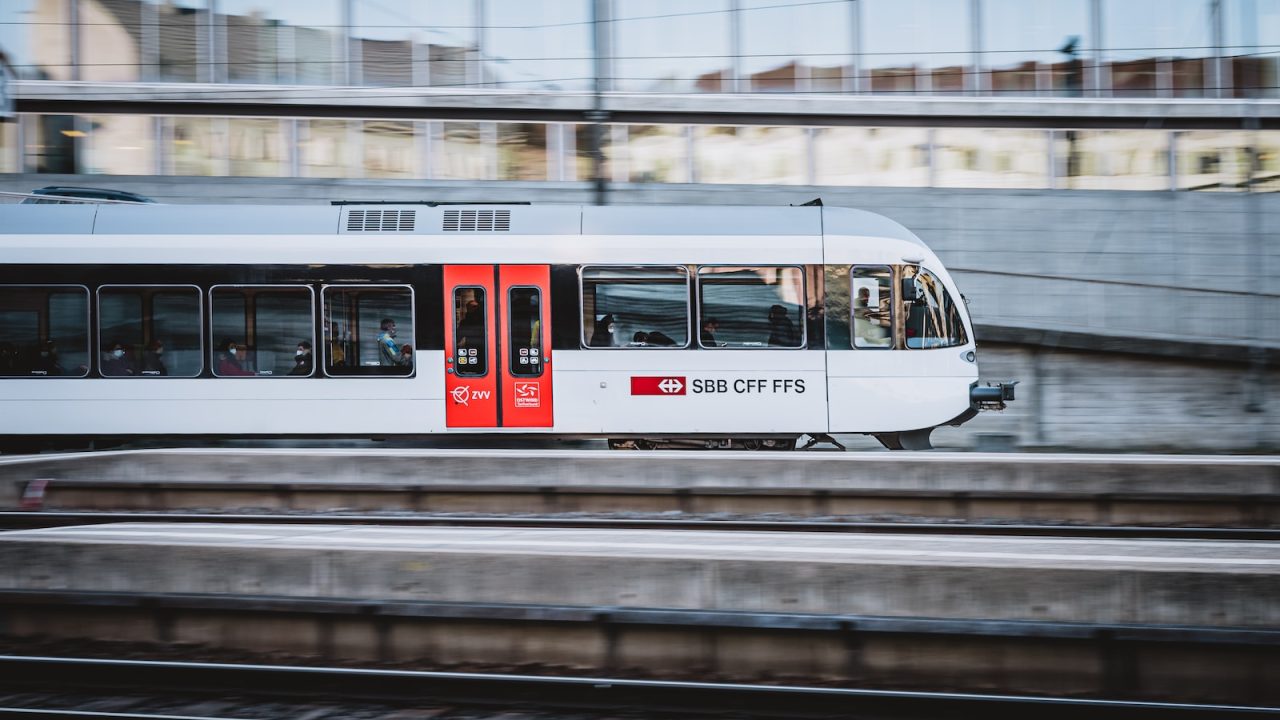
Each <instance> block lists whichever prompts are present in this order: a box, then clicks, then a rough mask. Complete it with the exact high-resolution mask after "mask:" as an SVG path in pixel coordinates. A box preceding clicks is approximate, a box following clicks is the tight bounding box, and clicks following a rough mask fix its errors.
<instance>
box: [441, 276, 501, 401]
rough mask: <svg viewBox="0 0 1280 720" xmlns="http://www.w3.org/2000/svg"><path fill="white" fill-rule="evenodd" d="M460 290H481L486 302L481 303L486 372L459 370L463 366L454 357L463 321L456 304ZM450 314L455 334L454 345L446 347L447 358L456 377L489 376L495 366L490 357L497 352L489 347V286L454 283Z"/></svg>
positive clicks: (450, 291) (451, 290)
mask: <svg viewBox="0 0 1280 720" xmlns="http://www.w3.org/2000/svg"><path fill="white" fill-rule="evenodd" d="M459 290H479V291H480V292H481V297H482V298H484V303H483V304H482V305H481V307H482V308H484V318H483V320H484V323H483V327H484V338H485V340H484V350H485V363H484V372H482V373H470V372H468V373H460V372H458V368H459V367H461V365H459V364H458V361H457V358H456V357H454V355H453V354H452V353H454V352H456V351H457V349H458V324H459V323H460V322H461V321H460V320H459V319H458V316H457V312H458V308H457V306H456V305H455V303H456V301H457V297H458V291H459ZM449 314H450V316H452V318H453V335H452V337H453V347H452V348H445V360H448V361H451V362H450V363H447V364H451V365H452V367H453V374H454V375H455V376H456V377H460V378H485V377H489V375H490V374H491V373H492V372H493V368H492V367H490V365H492V364H493V363H491V362H489V357H490V356H491V355H495V354H496V353H492V352H490V349H491V348H490V347H489V346H490V344H491V343H490V342H489V288H488V287H487V286H485V285H475V284H465V283H464V284H462V285H454V286H453V287H451V288H449ZM499 359H500V358H499Z"/></svg>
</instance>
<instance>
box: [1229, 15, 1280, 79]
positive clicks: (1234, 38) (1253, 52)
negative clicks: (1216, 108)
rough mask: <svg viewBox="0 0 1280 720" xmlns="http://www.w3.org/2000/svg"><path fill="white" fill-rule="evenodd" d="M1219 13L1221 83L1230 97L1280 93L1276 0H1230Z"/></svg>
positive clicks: (1279, 29) (1279, 17)
mask: <svg viewBox="0 0 1280 720" xmlns="http://www.w3.org/2000/svg"><path fill="white" fill-rule="evenodd" d="M1223 15H1224V18H1223V25H1224V30H1225V32H1224V35H1225V36H1226V38H1225V40H1226V46H1225V47H1224V48H1223V50H1224V54H1225V55H1226V59H1225V60H1224V61H1223V63H1222V74H1223V78H1222V85H1223V87H1224V88H1230V89H1231V92H1230V94H1231V95H1232V96H1234V97H1241V98H1257V97H1262V98H1275V97H1280V0H1233V1H1232V2H1228V3H1227V4H1226V5H1225V6H1224V7H1223ZM1224 94H1227V93H1225V92H1224Z"/></svg>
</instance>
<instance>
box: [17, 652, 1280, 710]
mask: <svg viewBox="0 0 1280 720" xmlns="http://www.w3.org/2000/svg"><path fill="white" fill-rule="evenodd" d="M68 686H70V687H75V688H77V692H80V693H85V692H88V691H90V690H93V691H97V692H103V691H114V692H128V693H131V694H133V695H134V696H135V697H136V696H139V695H144V696H145V695H148V694H149V695H153V696H155V697H157V698H164V702H163V703H152V706H153V707H157V708H163V710H159V709H157V710H148V709H146V706H147V702H146V701H145V697H144V698H143V699H142V700H140V701H138V702H136V703H134V705H133V706H132V707H130V708H127V709H123V711H122V712H101V711H96V712H95V711H80V710H74V709H70V708H67V707H65V706H63V707H48V706H46V707H41V706H40V702H39V698H38V697H30V694H31V693H33V691H34V692H39V691H40V690H43V689H50V688H66V687H68ZM0 687H3V688H13V687H19V688H22V691H23V692H25V693H27V694H28V698H29V699H28V701H27V702H26V703H24V705H25V706H12V705H10V706H4V707H0V718H137V719H138V720H160V719H161V718H170V719H173V718H190V719H191V720H217V718H220V717H255V716H256V717H281V716H282V715H280V712H281V711H282V709H283V708H282V707H281V705H280V703H281V702H295V703H296V702H297V699H298V698H300V697H301V698H306V699H307V700H308V701H310V702H312V703H316V702H317V701H323V703H324V705H323V707H325V708H328V710H329V712H327V713H326V712H312V713H311V714H308V715H307V717H309V718H315V719H317V720H320V719H321V718H323V719H325V720H328V719H329V718H339V717H344V718H346V717H352V716H353V715H355V714H356V713H355V712H353V711H354V710H355V709H357V708H364V709H365V710H366V711H367V710H368V709H369V708H370V706H374V707H380V708H382V709H384V710H386V711H387V712H386V713H385V714H376V713H369V712H364V713H360V714H359V716H360V717H366V718H379V717H391V716H392V714H393V713H395V712H401V713H402V714H400V715H398V716H397V717H400V718H404V717H418V716H419V715H410V714H408V713H406V712H405V711H404V708H406V707H417V708H420V709H421V708H422V707H423V703H426V704H428V705H433V706H436V708H437V710H438V711H441V710H442V712H436V713H434V714H430V715H428V714H422V715H420V716H421V717H433V718H441V719H442V720H445V719H449V718H454V717H459V718H460V717H467V718H472V719H474V720H483V719H484V718H486V717H490V716H491V717H494V718H497V717H502V718H506V719H507V720H514V719H515V718H523V717H528V718H558V717H564V716H565V714H566V713H572V717H573V718H575V719H579V720H581V719H582V718H589V719H592V718H597V717H599V718H605V717H613V718H617V717H620V716H622V717H625V716H626V715H627V714H629V713H639V712H643V713H644V715H642V717H647V718H652V717H666V718H673V719H675V718H683V717H693V716H697V717H705V714H706V713H708V712H715V713H733V714H735V716H738V717H756V718H776V717H787V718H797V717H833V716H840V717H849V716H857V717H877V718H906V717H911V718H916V719H917V720H919V719H921V718H939V719H940V718H948V717H984V718H1004V717H1010V718H1026V717H1036V718H1038V719H1042V720H1053V719H1056V718H1064V719H1066V718H1070V719H1071V720H1076V719H1078V718H1080V717H1088V718H1091V719H1093V720H1099V719H1104V718H1105V719H1109V718H1126V719H1135V718H1136V719H1143V718H1162V719H1164V718H1187V719H1189V720H1190V719H1199V718H1222V717H1260V716H1265V715H1274V714H1276V713H1280V708H1276V707H1247V706H1234V705H1203V704H1184V703H1163V702H1135V701H1125V700H1108V699H1084V698H1049V697H1033V696H1024V695H994V694H972V693H953V692H913V691H898V690H876V689H864V688H830V687H805V686H788V685H743V684H726V683H705V682H673V681H653V680H631V679H616V678H604V677H556V676H541V675H537V676H535V675H514V674H492V673H490V674H481V673H456V672H423V671H411V670H386V669H358V668H333V667H296V666H276V665H246V664H222V663H199V662H172V661H164V662H158V661H141V660H108V659H93V658H66V657H23V656H0ZM317 688H323V690H322V691H318V690H317ZM9 692H12V691H11V690H10V691H9ZM184 697H185V698H187V699H188V701H189V702H187V703H184V702H182V701H181V698H184ZM229 697H238V698H240V700H239V701H238V703H228V702H225V701H224V702H222V703H220V704H217V703H210V698H229ZM4 699H9V698H4ZM211 705H213V706H216V707H217V708H218V709H219V712H220V714H219V715H212V714H208V709H209V708H210V707H211ZM441 705H445V706H446V707H440V706H441ZM459 705H461V706H465V707H463V708H460V707H459ZM255 707H256V708H257V711H258V714H254V708H255ZM191 708H205V712H203V713H200V712H197V713H196V714H188V713H184V712H182V711H183V710H184V709H191ZM268 708H270V710H269V711H268ZM459 710H462V712H459ZM264 711H266V714H263V712H264ZM488 713H491V715H490V714H488Z"/></svg>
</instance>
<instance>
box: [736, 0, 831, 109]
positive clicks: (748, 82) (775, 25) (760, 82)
mask: <svg viewBox="0 0 1280 720" xmlns="http://www.w3.org/2000/svg"><path fill="white" fill-rule="evenodd" d="M739 7H740V10H739V12H738V17H739V18H740V24H741V38H742V39H741V45H742V57H741V58H740V65H739V72H740V75H741V77H742V79H743V83H742V85H741V86H740V87H739V88H738V90H741V91H747V92H840V91H842V90H846V89H849V88H851V87H852V86H853V77H852V73H853V68H852V66H851V57H852V55H853V33H852V32H851V29H852V28H853V8H854V5H853V3H835V4H816V3H802V4H796V5H793V6H787V5H786V4H784V3H779V2H777V0H743V1H742V2H740V3H739Z"/></svg>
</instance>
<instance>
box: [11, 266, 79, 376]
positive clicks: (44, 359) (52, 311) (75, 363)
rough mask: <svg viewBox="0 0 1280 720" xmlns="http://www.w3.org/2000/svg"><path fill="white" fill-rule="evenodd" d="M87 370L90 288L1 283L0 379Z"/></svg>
mask: <svg viewBox="0 0 1280 720" xmlns="http://www.w3.org/2000/svg"><path fill="white" fill-rule="evenodd" d="M87 374H89V290H88V288H85V287H81V286H78V285H44V286H33V285H27V286H15V285H10V286H4V287H0V377H84V376H85V375H87Z"/></svg>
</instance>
